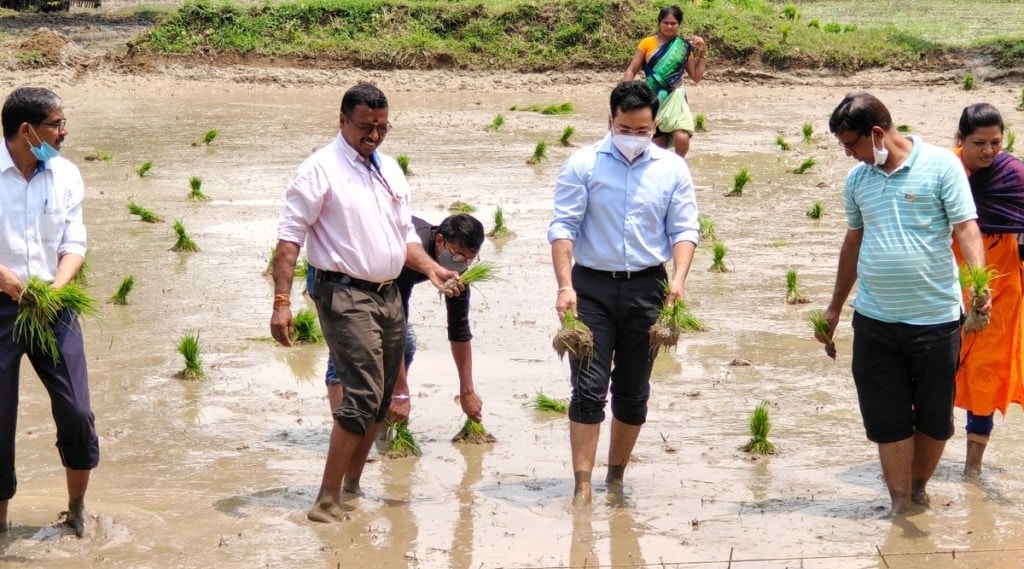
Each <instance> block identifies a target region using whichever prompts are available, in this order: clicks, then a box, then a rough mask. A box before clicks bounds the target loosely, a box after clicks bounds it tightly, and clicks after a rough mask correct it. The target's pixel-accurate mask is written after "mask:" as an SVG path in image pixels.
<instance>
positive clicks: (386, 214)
mask: <svg viewBox="0 0 1024 569" xmlns="http://www.w3.org/2000/svg"><path fill="white" fill-rule="evenodd" d="M339 129H340V132H339V134H338V136H337V138H335V140H334V141H333V142H332V143H331V144H328V145H327V146H324V147H323V148H321V149H320V150H318V151H317V152H316V153H314V154H313V155H312V156H310V157H309V158H307V159H306V161H305V162H303V163H302V165H301V166H300V167H299V170H298V172H297V173H296V175H295V177H294V178H293V179H292V181H291V183H290V184H289V185H288V190H287V192H286V194H285V206H284V211H283V212H282V213H281V220H280V224H279V226H278V240H279V241H278V244H277V254H276V256H275V260H274V289H275V290H274V293H275V294H274V312H273V315H272V316H271V319H270V330H271V334H272V335H273V336H274V339H276V340H277V341H278V342H280V343H281V344H283V345H285V346H290V345H291V343H292V342H291V338H292V335H293V333H294V328H293V325H292V312H291V300H290V296H291V287H292V280H293V278H294V269H295V261H296V259H297V258H298V254H299V249H300V247H301V244H302V243H306V244H307V246H308V251H307V253H306V256H307V257H308V259H309V263H310V265H313V266H315V267H317V269H318V274H319V275H320V277H319V278H320V280H319V282H318V284H317V295H316V296H317V298H316V302H317V312H318V313H319V315H320V326H321V327H322V328H323V332H324V337H325V338H326V340H327V345H328V348H329V349H330V354H331V360H332V361H334V363H335V367H336V371H337V374H338V378H339V380H340V381H341V385H342V393H343V396H342V400H341V403H340V404H339V405H337V406H336V407H335V408H334V412H333V414H334V418H335V422H334V427H333V429H332V431H331V440H330V446H329V448H328V451H327V462H326V464H325V465H324V474H323V479H322V481H321V485H320V492H319V495H318V496H317V499H316V503H315V504H313V507H312V508H311V509H310V510H309V513H308V514H307V517H308V518H309V519H310V520H312V521H316V522H336V521H341V520H342V519H343V518H344V512H343V511H342V509H341V504H340V502H341V486H342V482H343V479H344V477H345V473H346V471H348V470H349V469H350V466H358V467H361V466H362V464H359V465H353V464H350V463H351V462H352V461H365V459H366V456H367V454H368V451H369V447H370V446H371V445H372V444H373V441H374V439H375V437H376V434H377V431H378V429H379V428H380V425H381V423H382V422H383V421H384V417H385V416H386V415H387V412H388V407H389V405H390V403H391V396H392V394H393V392H394V388H395V382H396V381H397V379H398V373H399V369H400V367H401V364H402V358H403V355H404V351H405V315H404V312H403V310H402V298H401V295H400V294H399V291H398V287H397V286H396V285H395V283H394V281H395V279H397V278H398V275H399V274H400V273H401V272H402V267H403V266H405V265H406V262H407V255H408V263H409V266H411V267H412V268H414V269H415V270H417V271H419V272H421V273H423V274H425V275H427V277H428V278H429V279H430V281H431V282H432V283H434V285H435V286H437V287H439V288H440V286H441V285H442V284H443V283H444V282H445V281H446V280H448V279H450V278H455V277H458V273H457V272H455V271H451V270H448V269H445V268H443V267H442V266H441V265H439V264H438V263H437V262H436V261H435V260H433V259H432V258H430V256H429V255H427V253H426V251H425V250H424V249H423V245H422V243H420V239H419V237H418V236H417V235H416V230H415V228H414V227H413V224H412V216H411V212H410V207H409V197H410V191H409V184H408V182H407V181H406V179H405V176H404V175H403V174H402V170H401V168H400V167H399V166H398V163H397V162H396V161H395V160H394V159H393V158H391V157H390V156H386V155H384V154H381V153H380V152H378V151H377V149H378V147H379V146H380V144H381V143H382V142H383V141H384V137H385V136H387V133H388V131H389V130H390V129H391V123H389V122H388V102H387V98H386V97H385V96H384V93H382V92H381V91H380V89H378V88H377V87H374V86H373V85H370V84H367V83H360V84H358V85H356V86H354V87H352V88H351V89H349V90H348V91H346V92H345V95H344V97H343V98H342V101H341V117H340V122H339ZM352 470H353V471H356V470H361V468H353V469H352Z"/></svg>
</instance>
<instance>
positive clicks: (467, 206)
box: [448, 201, 476, 213]
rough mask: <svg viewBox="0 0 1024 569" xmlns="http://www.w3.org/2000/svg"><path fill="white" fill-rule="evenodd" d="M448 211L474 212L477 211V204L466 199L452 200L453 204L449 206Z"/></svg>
mask: <svg viewBox="0 0 1024 569" xmlns="http://www.w3.org/2000/svg"><path fill="white" fill-rule="evenodd" d="M448 211H453V212H456V213H473V212H474V211H476V206H475V205H473V204H471V203H466V202H464V201H454V202H452V205H450V206H448Z"/></svg>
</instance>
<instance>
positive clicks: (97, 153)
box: [85, 150, 114, 162]
mask: <svg viewBox="0 0 1024 569" xmlns="http://www.w3.org/2000/svg"><path fill="white" fill-rule="evenodd" d="M85 159H86V161H88V162H110V161H111V160H113V159H114V155H113V154H110V153H109V152H103V151H102V150H93V151H92V154H86V155H85Z"/></svg>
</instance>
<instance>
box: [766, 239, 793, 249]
mask: <svg viewBox="0 0 1024 569" xmlns="http://www.w3.org/2000/svg"><path fill="white" fill-rule="evenodd" d="M768 244H769V245H771V246H772V247H775V248H776V249H782V248H783V247H786V246H788V245H789V241H786V240H785V239H775V240H774V241H770V242H769V243H768Z"/></svg>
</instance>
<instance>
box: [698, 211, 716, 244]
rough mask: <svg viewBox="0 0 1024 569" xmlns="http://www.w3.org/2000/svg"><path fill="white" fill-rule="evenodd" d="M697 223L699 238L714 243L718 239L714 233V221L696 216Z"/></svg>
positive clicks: (702, 216)
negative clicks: (698, 225)
mask: <svg viewBox="0 0 1024 569" xmlns="http://www.w3.org/2000/svg"><path fill="white" fill-rule="evenodd" d="M697 223H699V224H700V238H701V239H707V240H709V241H714V240H715V239H717V238H718V236H717V234H716V233H715V221H714V220H713V219H711V218H710V217H707V216H704V215H700V216H697Z"/></svg>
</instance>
